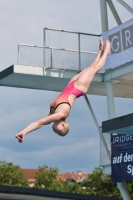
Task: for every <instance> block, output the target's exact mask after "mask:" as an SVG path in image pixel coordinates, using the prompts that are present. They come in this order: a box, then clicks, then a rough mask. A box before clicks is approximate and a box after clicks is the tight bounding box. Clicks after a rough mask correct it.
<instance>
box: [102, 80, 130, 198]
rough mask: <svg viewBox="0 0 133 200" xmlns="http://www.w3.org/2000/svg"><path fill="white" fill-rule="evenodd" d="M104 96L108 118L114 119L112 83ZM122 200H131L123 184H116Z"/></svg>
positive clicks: (107, 85)
mask: <svg viewBox="0 0 133 200" xmlns="http://www.w3.org/2000/svg"><path fill="white" fill-rule="evenodd" d="M106 94H107V106H108V118H109V119H111V118H114V117H115V106H114V96H113V86H112V82H111V81H108V82H106ZM117 185H118V187H119V190H120V192H121V195H122V197H123V200H131V197H130V195H129V193H128V190H127V188H126V186H125V184H124V183H117Z"/></svg>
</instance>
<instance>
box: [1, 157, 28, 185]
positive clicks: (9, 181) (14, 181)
mask: <svg viewBox="0 0 133 200" xmlns="http://www.w3.org/2000/svg"><path fill="white" fill-rule="evenodd" d="M0 184H1V185H13V186H25V187H27V186H28V180H27V179H26V177H25V174H24V172H23V171H22V170H21V168H20V167H19V166H18V165H14V164H13V163H11V162H9V163H8V162H6V161H0Z"/></svg>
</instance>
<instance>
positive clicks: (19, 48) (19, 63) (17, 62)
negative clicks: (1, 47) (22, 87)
mask: <svg viewBox="0 0 133 200" xmlns="http://www.w3.org/2000/svg"><path fill="white" fill-rule="evenodd" d="M17 63H18V65H19V64H20V44H18V62H17Z"/></svg>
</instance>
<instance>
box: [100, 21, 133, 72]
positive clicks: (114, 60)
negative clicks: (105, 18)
mask: <svg viewBox="0 0 133 200" xmlns="http://www.w3.org/2000/svg"><path fill="white" fill-rule="evenodd" d="M102 38H103V41H105V40H109V41H110V42H111V50H110V54H109V55H108V58H107V61H106V63H105V69H111V68H115V67H118V66H120V65H123V64H125V63H127V62H131V61H132V60H133V19H132V20H130V21H128V22H126V23H123V24H121V25H120V26H117V27H115V28H113V29H111V30H109V31H107V32H104V33H103V34H102Z"/></svg>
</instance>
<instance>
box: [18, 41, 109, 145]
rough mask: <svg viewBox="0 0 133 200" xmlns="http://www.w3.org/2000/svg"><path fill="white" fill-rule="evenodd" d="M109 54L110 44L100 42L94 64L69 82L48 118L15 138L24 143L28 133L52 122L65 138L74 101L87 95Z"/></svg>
mask: <svg viewBox="0 0 133 200" xmlns="http://www.w3.org/2000/svg"><path fill="white" fill-rule="evenodd" d="M109 52H110V42H109V41H108V40H106V41H105V43H103V41H102V40H100V45H99V51H98V54H97V56H96V58H95V60H94V61H93V63H92V64H91V65H90V66H89V67H87V68H86V69H84V70H83V71H82V72H80V73H79V74H77V75H75V76H74V77H73V78H72V79H71V80H70V81H69V83H68V85H67V86H66V87H65V88H64V90H63V91H62V93H61V94H60V95H59V96H58V97H57V98H56V99H55V100H54V101H53V102H52V103H51V104H50V113H49V115H48V116H47V117H45V118H43V119H40V120H38V121H36V122H34V123H32V124H30V125H29V126H27V127H26V128H25V129H24V130H23V131H21V132H19V133H18V134H16V136H15V137H16V138H17V139H18V141H19V142H22V141H23V140H24V137H25V135H26V134H27V133H30V132H32V131H34V130H36V129H39V128H41V127H42V126H44V125H47V124H50V123H51V122H53V125H52V128H53V131H54V132H55V133H56V134H58V135H60V136H65V135H66V134H67V133H68V131H69V124H68V123H67V122H66V118H67V117H68V116H69V113H70V110H71V107H72V105H73V103H74V101H75V100H76V98H78V97H80V96H83V95H84V94H86V93H87V91H88V88H89V86H90V83H91V81H92V80H93V77H94V75H95V74H96V73H97V72H98V71H99V70H101V69H102V67H103V66H104V64H105V61H106V58H107V56H108V54H109Z"/></svg>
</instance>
